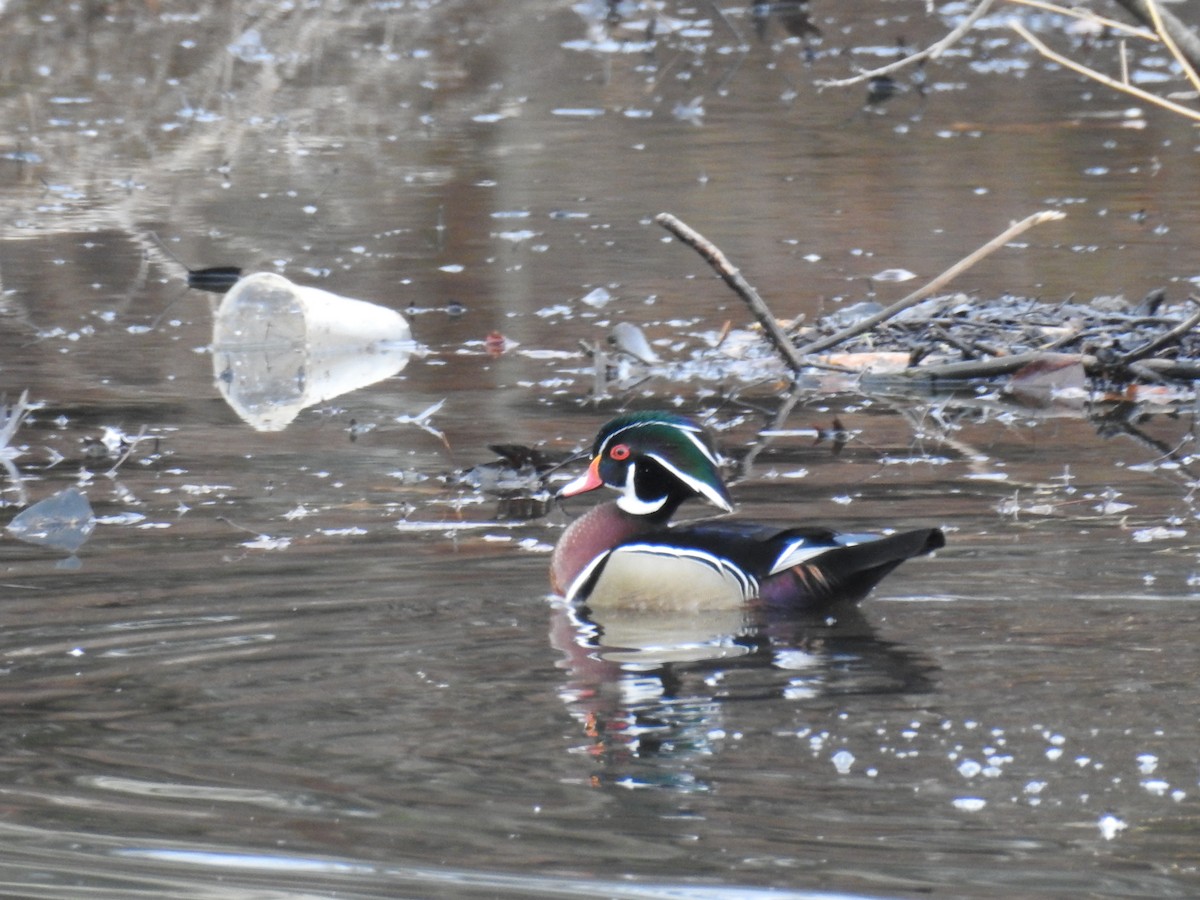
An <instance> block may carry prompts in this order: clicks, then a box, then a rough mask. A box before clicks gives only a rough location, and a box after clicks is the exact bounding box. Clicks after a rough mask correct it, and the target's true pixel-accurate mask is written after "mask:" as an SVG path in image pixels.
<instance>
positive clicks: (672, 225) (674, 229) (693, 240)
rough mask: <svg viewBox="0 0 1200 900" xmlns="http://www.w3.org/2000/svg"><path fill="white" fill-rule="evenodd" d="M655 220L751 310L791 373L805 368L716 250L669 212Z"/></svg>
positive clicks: (775, 323)
mask: <svg viewBox="0 0 1200 900" xmlns="http://www.w3.org/2000/svg"><path fill="white" fill-rule="evenodd" d="M654 221H655V222H657V223H658V224H659V225H661V226H662V227H663V228H665V229H667V231H669V232H671V234H673V235H675V237H677V238H679V240H681V241H683V242H684V243H685V244H687V245H688V246H689V247H691V248H692V249H693V250H695V251H696V252H697V253H699V254H700V255H701V256H703V257H704V259H705V260H706V261H707V262H708V264H709V265H710V266H712V267H713V269H714V270H715V271H716V273H717V274H718V275H720V276H721V278H723V279H724V280H725V283H726V284H728V285H729V286H730V287H731V288H733V290H734V293H736V294H737V295H738V296H739V297H741V298H742V300H743V301H744V302H745V303H746V305H747V306H749V307H750V311H751V312H752V313H753V314H754V318H756V319H757V320H758V323H759V324H760V325H761V326H762V329H763V333H764V334H765V335H766V336H767V339H768V340H769V341H770V342H771V344H772V345H773V346H774V347H775V351H776V352H777V353H778V354H779V355H780V356H781V357H782V358H783V361H784V362H785V363H787V366H788V368H790V369H791V370H792V373H793V374H795V373H797V372H799V371H800V370H801V369H802V368H804V361H803V360H802V359H801V358H800V355H799V354H798V353H797V352H796V348H795V347H794V346H793V345H792V342H791V340H790V339H789V338H788V336H787V335H786V334H784V333H783V329H782V328H780V327H779V322H778V321H777V320H776V319H775V314H774V313H772V312H771V308H770V307H769V306H767V304H766V301H764V300H763V298H762V297H760V296H759V295H758V291H756V290H755V289H754V288H753V287H752V286H751V284H750V283H749V282H748V281H746V279H745V278H744V277H742V273H741V272H740V271H738V269H737V268H735V267H734V266H733V265H732V264H731V263H730V262H729V260H728V259H727V258H726V256H725V254H724V253H722V252H721V250H720V248H719V247H717V246H716V245H715V244H713V243H712V241H710V240H708V238H706V237H704V235H702V234H700V232H698V231H696V230H694V229H693V228H691V227H689V226H688V225H686V224H685V223H683V222H682V221H680V220H679V219H677V218H676V217H675V216H673V215H671V214H670V213H659V214H658V215H657V216H655V217H654Z"/></svg>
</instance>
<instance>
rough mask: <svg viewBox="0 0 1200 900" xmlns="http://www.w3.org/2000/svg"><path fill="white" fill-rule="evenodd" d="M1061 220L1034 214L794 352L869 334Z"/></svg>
mask: <svg viewBox="0 0 1200 900" xmlns="http://www.w3.org/2000/svg"><path fill="white" fill-rule="evenodd" d="M1065 217H1066V213H1063V212H1059V211H1058V210H1056V209H1045V210H1042V211H1041V212H1036V213H1034V214H1033V215H1032V216H1027V217H1026V218H1024V219H1022V220H1021V221H1020V222H1017V223H1016V224H1015V225H1010V226H1009V227H1008V228H1007V229H1006V230H1005V231H1004V232H1003V233H1002V234H999V235H997V236H996V237H994V238H992V239H991V240H990V241H988V242H987V243H986V244H984V245H983V246H982V247H980V248H979V249H978V250H976V251H975V252H974V253H971V254H970V255H969V256H966V257H964V258H963V259H961V260H959V261H958V262H956V263H955V264H954V265H952V266H951V267H950V268H949V269H947V270H946V271H945V272H943V273H942V274H941V275H938V276H937V277H936V278H934V279H933V280H932V281H930V282H929V283H928V284H926V285H925V286H924V287H922V288H918V289H917V290H915V291H913V292H912V293H911V294H909V295H908V296H907V297H905V298H904V299H903V300H897V301H896V302H895V303H893V304H892V305H891V306H889V307H887V309H883V310H880V311H879V312H877V313H875V315H873V316H867V318H865V319H860V320H859V321H858V322H855V323H854V324H853V325H850V326H849V327H847V328H843V329H842V330H841V331H838V332H835V333H834V334H831V335H829V336H828V337H824V338H821V339H820V340H816V341H813V342H812V343H811V344H808V345H807V346H804V347H801V348H800V350H799V351H798V352H799V353H800V355H802V356H807V355H809V354H811V353H820V352H821V351H822V350H828V349H829V348H830V347H834V346H837V345H838V344H840V343H842V342H844V341H848V340H850V338H853V337H858V336H859V335H860V334H863V333H864V332H867V331H870V330H871V329H872V328H874V327H875V326H876V325H878V324H879V323H880V322H886V321H887V320H888V319H890V318H892V317H893V316H896V315H898V314H899V313H902V312H904V310H906V309H908V308H909V307H910V306H916V305H917V304H918V303H920V302H921V301H922V300H924V299H925V298H926V297H928V296H929V295H930V294H933V293H934V292H936V291H938V290H940V289H941V288H943V287H944V286H945V285H947V284H949V283H950V282H951V281H953V280H954V279H955V278H957V277H958V276H959V275H961V274H962V273H963V272H965V271H966V270H967V269H969V268H971V266H973V265H975V263H977V262H979V261H980V260H981V259H983V258H984V257H986V256H990V255H991V254H992V253H994V252H995V251H997V250H999V249H1000V248H1001V247H1003V246H1004V245H1005V244H1007V243H1008V242H1009V241H1011V240H1012V239H1013V238H1015V237H1016V236H1017V235H1019V234H1021V233H1022V232H1025V231H1028V230H1029V229H1030V228H1032V227H1033V226H1035V225H1041V224H1042V223H1043V222H1056V221H1058V220H1059V219H1062V218H1065Z"/></svg>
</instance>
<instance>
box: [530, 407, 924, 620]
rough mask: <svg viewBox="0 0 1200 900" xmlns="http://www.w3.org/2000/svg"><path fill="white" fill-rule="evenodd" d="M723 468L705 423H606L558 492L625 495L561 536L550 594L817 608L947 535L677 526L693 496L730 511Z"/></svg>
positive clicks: (622, 601) (602, 601) (609, 601)
mask: <svg viewBox="0 0 1200 900" xmlns="http://www.w3.org/2000/svg"><path fill="white" fill-rule="evenodd" d="M718 466H719V462H718V457H717V453H716V451H715V450H714V448H713V444H712V440H711V438H710V437H709V436H708V434H707V433H706V432H705V430H704V429H703V428H702V427H701V426H700V425H698V424H697V423H696V422H694V421H692V420H691V419H688V418H686V417H684V416H680V415H677V414H675V413H669V412H642V413H633V414H630V415H624V416H620V417H619V418H616V419H613V420H612V421H611V422H609V423H608V424H607V425H605V426H604V427H603V428H601V429H600V433H599V434H598V435H597V436H596V442H595V445H594V446H593V448H592V453H591V464H590V465H589V466H588V469H587V471H586V472H585V473H584V474H583V475H581V476H579V477H578V478H576V479H575V480H574V481H572V482H571V483H570V484H567V485H566V486H565V487H563V488H562V489H561V490H560V491H559V496H560V497H573V496H575V495H576V494H582V493H584V492H586V491H591V490H594V489H595V488H598V487H601V486H607V487H610V488H613V489H615V490H617V491H619V492H620V494H621V496H620V497H618V498H617V499H616V500H614V501H610V502H607V503H602V504H600V505H599V506H596V507H594V508H593V509H591V510H590V511H588V512H587V513H585V514H584V515H583V516H580V517H579V518H578V519H576V520H575V521H574V522H572V523H571V525H570V526H569V527H568V528H567V530H566V531H565V532H564V533H563V536H562V538H561V539H560V540H559V542H558V545H557V546H556V547H555V548H554V555H553V557H552V559H551V563H550V580H551V584H552V586H553V588H554V590H555V591H556V592H558V593H559V594H561V595H562V596H563V597H565V598H566V599H567V600H568V601H570V602H579V603H585V604H586V605H587V607H588V608H590V609H605V608H610V609H611V608H636V609H658V610H679V611H686V610H700V609H705V610H712V609H732V608H736V607H740V606H742V605H743V604H747V603H757V604H761V605H763V606H765V607H768V608H778V609H793V610H809V611H813V610H820V609H822V608H825V607H828V606H831V605H832V604H834V603H836V602H840V601H856V600H859V599H861V598H862V597H863V596H865V595H866V594H867V593H868V592H869V591H870V590H871V588H873V587H874V586H875V585H876V584H877V583H878V582H879V580H880V579H881V578H883V577H884V576H885V575H887V574H888V573H889V572H890V571H892V569H894V568H896V566H898V565H900V563H902V562H904V560H906V559H909V558H911V557H913V556H920V555H922V554H925V553H930V552H932V551H933V550H936V549H938V548H939V547H941V546H943V544H944V543H945V539H944V537H943V535H942V532H941V531H940V530H939V529H937V528H922V529H918V530H915V531H905V532H900V533H896V534H889V535H886V536H882V535H877V534H839V533H837V532H834V531H830V530H829V529H825V528H812V527H803V526H802V527H778V526H772V525H766V524H760V523H755V522H742V521H736V520H735V521H720V520H718V521H702V522H699V523H694V524H693V523H689V524H681V525H674V526H672V525H671V524H670V519H671V516H672V515H674V513H675V511H676V510H677V509H678V508H679V505H680V504H681V503H683V502H684V501H685V500H688V499H691V498H699V499H701V500H705V501H707V502H708V503H711V504H712V505H713V506H715V507H717V508H718V509H720V510H722V511H724V512H732V511H733V501H732V500H731V499H730V496H729V491H728V489H727V488H726V486H725V483H724V481H723V480H722V478H721V474H720V471H719V469H718Z"/></svg>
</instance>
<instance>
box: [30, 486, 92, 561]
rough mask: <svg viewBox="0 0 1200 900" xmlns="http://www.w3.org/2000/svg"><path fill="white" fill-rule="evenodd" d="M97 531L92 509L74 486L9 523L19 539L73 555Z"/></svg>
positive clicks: (34, 506) (54, 495)
mask: <svg viewBox="0 0 1200 900" xmlns="http://www.w3.org/2000/svg"><path fill="white" fill-rule="evenodd" d="M95 528H96V518H95V516H94V515H93V514H92V506H91V504H90V503H88V499H87V497H86V496H85V495H84V493H83V492H82V491H81V490H79V489H78V488H75V487H69V488H64V489H63V490H61V491H59V492H58V493H57V494H52V495H51V496H49V497H47V498H46V499H45V500H41V501H39V502H37V503H35V504H33V506H31V507H29V508H28V509H26V510H24V511H23V512H21V513H19V514H18V515H17V516H16V518H14V519H13V520H12V521H11V522H9V523H8V533H9V534H11V535H12V536H13V537H15V538H17V540H21V541H25V542H26V543H29V544H37V545H38V546H41V547H52V548H54V549H56V550H65V551H67V552H68V553H74V552H75V551H76V550H78V549H79V548H80V547H82V546H83V544H84V542H85V541H87V539H88V538H89V537H91V535H92V532H93V531H94V530H95Z"/></svg>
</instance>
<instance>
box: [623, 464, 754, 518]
mask: <svg viewBox="0 0 1200 900" xmlns="http://www.w3.org/2000/svg"><path fill="white" fill-rule="evenodd" d="M646 455H647V456H649V457H650V458H651V459H652V460H654V461H655V462H657V463H658V464H659V465H660V466H662V467H663V468H664V469H666V470H667V471H668V472H672V473H674V475H675V477H676V478H678V479H679V480H680V481H682V482H683V483H684V484H686V485H688V486H689V487H690V488H691V489H692V490H693V491H695V492H696V493H697V494H700V495H701V496H704V497H707V498H708V499H709V500H710V501H711V502H712V503H713V505H714V506H717V507H720V508H721V509H723V510H725V511H726V512H732V511H733V507H732V506H730V505H729V501H728V500H726V499H725V498H724V497H722V496H721V495H720V494H719V493H718V492H717V491H716V490H715V489H714V488H713V486H712V485H711V484H708V483H707V482H705V481H701V480H700V479H699V478H693V477H692V476H691V475H688V474H687V473H686V472H682V471H680V470H679V469H677V468H675V467H674V466H673V465H671V464H670V463H669V462H667V461H666V460H665V459H663V458H662V457H661V456H658V455H657V454H655V453H648V454H646ZM632 468H633V467H632V466H630V469H632ZM626 489H628V486H627V488H626Z"/></svg>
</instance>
